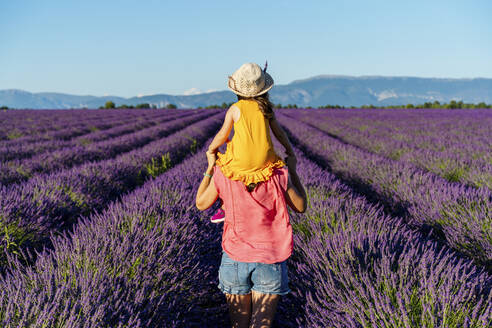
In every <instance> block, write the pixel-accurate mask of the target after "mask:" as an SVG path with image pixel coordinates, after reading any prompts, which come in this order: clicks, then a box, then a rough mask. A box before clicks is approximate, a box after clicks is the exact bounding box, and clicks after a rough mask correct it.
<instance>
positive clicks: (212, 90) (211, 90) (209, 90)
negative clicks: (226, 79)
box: [205, 89, 219, 93]
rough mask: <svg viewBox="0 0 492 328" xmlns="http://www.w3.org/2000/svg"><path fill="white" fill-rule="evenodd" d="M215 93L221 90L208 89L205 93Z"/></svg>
mask: <svg viewBox="0 0 492 328" xmlns="http://www.w3.org/2000/svg"><path fill="white" fill-rule="evenodd" d="M215 91H219V89H208V90H207V91H206V92H205V93H210V92H215Z"/></svg>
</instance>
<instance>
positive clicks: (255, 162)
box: [216, 99, 285, 185]
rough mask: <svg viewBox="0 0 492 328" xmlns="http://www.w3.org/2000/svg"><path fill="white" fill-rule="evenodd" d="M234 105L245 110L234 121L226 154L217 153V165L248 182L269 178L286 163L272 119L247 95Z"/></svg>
mask: <svg viewBox="0 0 492 328" xmlns="http://www.w3.org/2000/svg"><path fill="white" fill-rule="evenodd" d="M234 105H236V107H238V108H239V110H240V111H241V116H240V117H239V120H238V121H237V122H235V123H234V136H233V137H232V140H231V141H229V142H227V149H226V152H225V153H224V154H222V153H220V152H219V153H217V157H218V158H217V161H216V164H217V166H219V167H220V169H221V171H222V173H223V174H224V176H226V177H227V178H229V179H231V180H238V181H242V182H243V183H244V184H245V185H249V184H250V183H258V182H262V181H267V180H268V179H270V177H271V176H272V173H273V170H274V169H275V168H281V167H283V166H285V163H284V162H283V161H282V159H281V158H280V157H279V156H278V155H277V154H276V153H275V151H274V149H273V144H272V139H271V138H270V123H269V121H268V120H267V119H266V118H265V117H264V116H263V113H262V112H261V110H260V108H259V106H258V103H257V102H256V101H254V100H249V99H243V100H239V101H238V102H236V103H235V104H234Z"/></svg>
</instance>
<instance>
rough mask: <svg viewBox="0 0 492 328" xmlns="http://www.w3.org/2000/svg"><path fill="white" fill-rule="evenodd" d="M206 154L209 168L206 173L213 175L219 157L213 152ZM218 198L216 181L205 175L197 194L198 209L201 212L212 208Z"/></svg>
mask: <svg viewBox="0 0 492 328" xmlns="http://www.w3.org/2000/svg"><path fill="white" fill-rule="evenodd" d="M206 154H207V161H208V167H207V170H206V171H205V174H208V175H212V173H213V171H214V165H215V160H216V158H217V155H216V154H215V153H213V152H211V151H207V153H206ZM218 197H219V193H218V192H217V189H216V188H215V184H214V180H213V179H212V178H211V177H209V176H206V175H204V176H203V179H202V182H201V183H200V186H199V187H198V191H197V193H196V199H195V204H196V207H197V208H198V209H199V210H200V211H203V210H206V209H207V208H209V207H210V206H212V204H213V203H215V201H216V200H217V198H218Z"/></svg>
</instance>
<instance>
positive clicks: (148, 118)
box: [0, 111, 188, 162]
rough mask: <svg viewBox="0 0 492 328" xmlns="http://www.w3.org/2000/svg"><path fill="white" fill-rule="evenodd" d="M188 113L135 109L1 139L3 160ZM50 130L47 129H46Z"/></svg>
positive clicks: (26, 156)
mask: <svg viewBox="0 0 492 328" xmlns="http://www.w3.org/2000/svg"><path fill="white" fill-rule="evenodd" d="M180 115H183V116H184V115H188V111H179V112H178V111H172V112H171V111H169V112H168V111H166V112H164V113H162V112H157V113H156V112H152V113H150V112H144V113H134V115H127V116H122V117H115V118H108V117H104V116H102V117H101V118H100V119H99V120H98V121H97V122H87V121H86V122H79V123H80V124H85V125H84V126H83V127H80V128H73V127H67V128H66V129H64V131H65V132H63V135H62V136H60V133H55V132H53V131H52V132H51V138H50V139H47V140H37V139H36V140H32V139H31V137H29V138H21V139H15V140H11V141H9V142H3V143H2V142H0V162H6V161H11V160H14V159H23V158H28V157H31V156H33V155H35V154H41V153H44V152H47V151H53V150H56V149H60V148H64V147H69V146H79V145H85V144H88V143H93V142H97V141H101V140H104V139H108V138H111V137H115V136H119V135H123V134H125V133H129V132H133V131H135V130H136V129H140V128H144V127H148V126H152V125H154V124H156V122H157V121H159V120H160V119H165V118H167V117H178V116H180ZM47 134H48V133H47Z"/></svg>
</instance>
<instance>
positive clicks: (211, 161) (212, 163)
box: [206, 150, 217, 169]
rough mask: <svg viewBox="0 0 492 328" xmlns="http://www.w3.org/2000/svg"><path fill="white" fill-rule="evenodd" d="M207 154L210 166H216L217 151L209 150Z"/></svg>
mask: <svg viewBox="0 0 492 328" xmlns="http://www.w3.org/2000/svg"><path fill="white" fill-rule="evenodd" d="M206 155H207V161H208V168H209V169H211V168H213V167H214V166H215V161H216V160H217V153H216V152H212V151H210V150H207V152H206Z"/></svg>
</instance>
